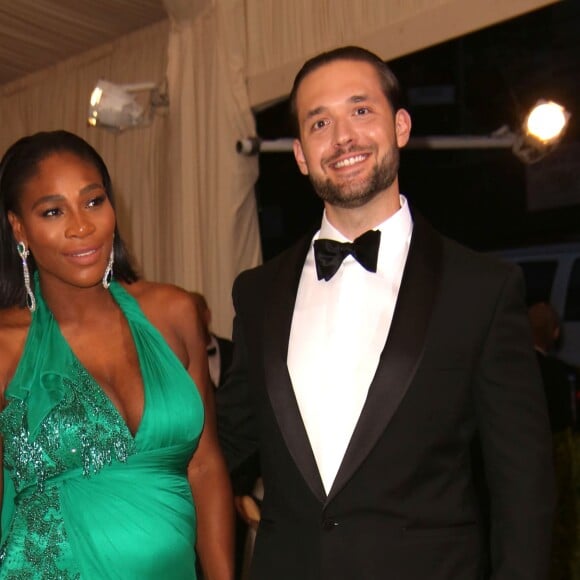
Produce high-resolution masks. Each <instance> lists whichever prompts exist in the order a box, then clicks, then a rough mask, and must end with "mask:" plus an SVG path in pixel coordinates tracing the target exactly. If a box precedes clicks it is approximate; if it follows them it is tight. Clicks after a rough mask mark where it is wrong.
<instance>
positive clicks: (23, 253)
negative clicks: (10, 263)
mask: <svg viewBox="0 0 580 580" xmlns="http://www.w3.org/2000/svg"><path fill="white" fill-rule="evenodd" d="M16 250H17V252H18V255H19V256H20V259H21V260H22V272H23V274H24V288H26V305H27V306H28V309H29V310H30V312H34V311H35V310H36V298H35V297H34V292H33V291H32V288H31V287H30V272H29V271H28V262H27V261H26V259H27V258H28V255H29V254H30V251H29V250H27V249H26V244H25V243H24V242H18V243H17V244H16Z"/></svg>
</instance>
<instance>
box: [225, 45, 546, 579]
mask: <svg viewBox="0 0 580 580" xmlns="http://www.w3.org/2000/svg"><path fill="white" fill-rule="evenodd" d="M398 94H399V87H398V82H397V80H396V78H395V77H394V76H393V74H392V73H391V71H390V69H389V68H388V67H387V66H386V65H385V64H384V63H383V62H382V61H381V60H380V59H379V58H378V57H376V56H375V55H373V54H372V53H369V52H367V51H366V50H363V49H360V48H357V47H346V48H340V49H337V50H334V51H331V52H329V53H325V54H322V55H319V56H317V57H315V58H314V59H312V60H310V61H308V62H307V63H306V64H305V65H304V66H303V68H302V69H301V71H300V72H299V73H298V75H297V77H296V80H295V82H294V87H293V89H292V93H291V106H292V111H293V114H294V117H295V121H296V125H297V139H296V140H295V142H294V154H295V157H296V161H297V162H298V166H299V168H300V171H301V172H302V173H304V174H305V175H308V176H309V177H310V179H311V181H312V183H313V185H314V188H315V190H316V192H317V193H318V195H319V196H320V197H321V198H322V199H323V201H324V208H325V211H324V216H323V220H322V224H321V227H320V230H319V231H318V232H316V233H314V235H313V236H312V235H310V236H308V237H307V239H304V240H302V241H300V242H299V243H298V244H297V245H295V246H294V247H292V248H290V249H289V250H287V251H286V252H284V253H283V254H281V255H280V256H278V257H277V258H275V259H273V260H271V261H270V262H268V263H266V264H264V265H263V266H261V267H258V268H256V269H253V270H250V271H247V272H245V273H242V274H241V275H240V276H239V277H238V279H237V280H236V283H235V285H234V290H233V298H234V304H235V308H236V319H235V323H234V344H235V345H236V346H235V349H234V361H233V364H232V372H231V374H230V380H229V381H227V382H226V385H224V387H223V389H224V395H226V394H228V393H229V395H231V397H230V404H231V403H232V402H233V401H234V400H235V396H234V395H233V393H237V395H238V398H237V401H236V405H237V412H238V415H237V419H236V420H235V421H234V420H233V419H232V416H231V415H230V417H225V418H224V417H222V418H221V431H222V444H223V446H224V450H225V452H226V455H227V456H228V457H229V461H230V464H231V465H232V466H233V465H235V464H236V463H239V462H241V461H242V460H243V458H244V457H245V456H246V454H247V453H249V451H250V449H251V447H252V445H251V444H252V443H253V444H254V445H257V446H259V448H260V453H261V471H262V476H263V481H264V490H265V493H264V499H263V504H262V514H261V522H260V526H259V529H258V536H257V540H256V546H255V552H254V559H253V566H252V574H251V578H252V579H253V580H273V579H275V580H298V579H299V580H314V579H317V580H355V579H356V580H367V579H368V580H375V579H376V580H383V579H394V580H419V579H421V580H422V579H427V578H428V579H429V580H451V579H453V580H468V579H475V578H477V577H478V575H479V573H480V572H481V570H482V567H483V564H484V560H485V557H484V554H483V552H484V550H483V548H482V546H483V545H484V544H485V541H484V539H483V538H482V537H481V535H482V534H481V531H480V530H481V529H482V525H481V519H482V518H481V516H480V513H479V508H478V502H477V500H476V493H475V491H474V482H473V478H472V469H471V462H470V445H471V444H472V442H473V440H474V438H475V436H476V435H478V436H479V438H480V440H481V445H482V454H483V458H484V461H485V465H486V468H485V469H486V475H487V484H488V486H489V489H490V493H491V534H492V537H491V550H492V568H493V578H494V579H495V580H516V579H518V580H520V579H526V580H531V579H537V580H540V579H542V580H543V579H544V578H545V574H546V571H547V560H548V551H549V539H550V527H551V521H552V512H553V501H554V500H553V495H554V490H553V481H552V476H551V452H550V434H549V426H548V419H547V415H546V408H545V402H544V400H543V393H542V390H541V384H540V380H539V376H538V371H537V366H536V363H535V361H534V354H533V350H532V347H531V339H530V333H529V327H528V323H527V319H526V313H525V307H524V303H523V288H522V280H521V275H520V273H519V271H518V270H517V269H515V268H514V267H513V266H508V265H504V264H500V263H496V262H495V261H494V260H492V259H491V258H489V257H483V256H479V255H477V254H475V253H473V252H471V251H469V250H467V249H465V248H462V247H460V246H459V245H457V244H455V243H453V242H451V241H449V240H447V239H445V238H443V237H441V236H440V235H438V234H437V233H435V232H434V231H433V230H432V229H431V228H430V227H429V226H428V225H427V224H426V223H425V221H424V220H423V219H422V218H421V217H420V216H419V215H416V214H415V213H413V214H412V213H411V211H410V208H409V204H408V202H407V201H406V199H405V198H404V197H402V196H401V195H400V193H399V188H398V179H397V171H398V161H399V148H400V147H403V146H404V145H405V144H406V143H407V141H408V139H409V133H410V129H411V119H410V116H409V114H408V113H407V111H405V110H404V109H401V108H400V107H399V104H398ZM438 191H444V188H442V187H438ZM369 231H370V233H369ZM373 232H374V233H373ZM361 236H362V237H361ZM329 240H330V241H329ZM336 240H338V241H340V242H347V245H338V244H336V242H335V241H336ZM352 240H354V241H355V243H354V244H352V243H349V242H351V241H352ZM377 243H378V244H379V245H378V246H377ZM353 254H355V255H356V258H355V257H354V256H353ZM359 262H360V263H359ZM218 393H219V392H218Z"/></svg>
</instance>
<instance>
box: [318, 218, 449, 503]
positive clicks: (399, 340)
mask: <svg viewBox="0 0 580 580" xmlns="http://www.w3.org/2000/svg"><path fill="white" fill-rule="evenodd" d="M441 255H442V241H441V238H440V237H439V236H438V235H436V234H435V232H433V230H432V229H431V228H430V226H428V225H427V224H426V223H425V222H424V221H423V220H422V219H421V218H420V217H416V218H415V224H414V227H413V235H412V238H411V245H410V248H409V255H408V257H407V263H406V264H405V270H404V272H403V279H402V281H401V288H400V290H399V296H398V298H397V304H396V307H395V313H394V315H393V321H392V323H391V328H390V331H389V335H388V337H387V341H386V344H385V348H384V349H383V352H382V354H381V357H380V360H379V364H378V367H377V372H376V373H375V376H374V378H373V381H372V383H371V386H370V388H369V393H368V396H367V400H366V402H365V404H364V407H363V410H362V413H361V415H360V417H359V420H358V422H357V424H356V427H355V430H354V432H353V435H352V438H351V440H350V443H349V445H348V448H347V450H346V453H345V456H344V458H343V461H342V463H341V466H340V469H339V471H338V473H337V476H336V479H335V481H334V484H333V486H332V489H331V490H330V493H329V494H328V499H327V503H328V502H329V501H330V500H332V498H333V497H334V496H335V495H336V494H337V493H338V492H339V491H340V489H342V487H344V485H345V484H346V483H347V482H348V480H349V479H350V478H351V477H352V476H353V474H354V472H355V471H356V470H357V469H358V467H359V466H360V465H361V463H362V462H363V461H364V460H365V458H366V457H367V455H368V454H369V453H370V451H371V449H372V448H373V446H374V445H375V444H376V442H377V440H378V439H379V437H380V436H381V434H382V433H383V432H384V430H385V428H386V426H387V425H388V423H389V421H390V420H391V418H392V417H393V415H394V413H395V411H396V410H397V408H398V406H399V404H400V403H401V401H402V399H403V397H404V396H405V393H406V392H407V389H408V388H409V385H410V384H411V381H412V379H413V376H414V374H415V371H416V369H417V366H418V364H419V362H420V360H421V357H422V354H423V348H424V343H425V337H426V333H427V328H428V325H429V321H430V319H431V312H432V309H433V303H434V300H435V296H436V294H437V290H438V285H439V280H440V276H441Z"/></svg>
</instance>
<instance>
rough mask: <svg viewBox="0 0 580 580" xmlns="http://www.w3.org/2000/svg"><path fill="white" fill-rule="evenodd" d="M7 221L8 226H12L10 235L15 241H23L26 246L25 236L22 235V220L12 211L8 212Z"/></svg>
mask: <svg viewBox="0 0 580 580" xmlns="http://www.w3.org/2000/svg"><path fill="white" fill-rule="evenodd" d="M8 222H9V223H10V227H11V228H12V235H13V236H14V239H15V240H16V241H17V242H24V243H25V244H26V246H28V243H27V241H26V236H25V235H24V228H23V226H22V222H21V221H20V218H19V217H18V216H17V215H16V214H15V213H14V212H13V211H9V212H8Z"/></svg>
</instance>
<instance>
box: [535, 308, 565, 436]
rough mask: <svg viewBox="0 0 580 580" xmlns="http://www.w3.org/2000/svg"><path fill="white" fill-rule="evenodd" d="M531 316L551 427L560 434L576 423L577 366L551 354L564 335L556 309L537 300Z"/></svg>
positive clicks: (553, 431)
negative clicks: (574, 384) (574, 378)
mask: <svg viewBox="0 0 580 580" xmlns="http://www.w3.org/2000/svg"><path fill="white" fill-rule="evenodd" d="M528 317H529V319H530V326H531V328H532V338H533V342H534V349H535V351H536V357H537V360H538V364H539V366H540V373H541V376H542V383H543V385H544V392H545V395H546V400H547V402H548V417H549V418H550V426H551V428H552V433H560V432H562V431H565V430H566V429H571V428H572V426H573V424H574V415H573V411H574V408H573V400H574V399H573V391H572V382H571V378H572V377H573V375H574V369H573V367H571V366H569V365H567V364H566V363H565V362H564V361H562V360H560V359H558V358H556V357H555V356H551V354H550V353H551V352H552V351H553V349H554V346H555V344H556V343H557V342H558V340H559V338H560V319H559V316H558V313H557V312H556V311H555V310H554V308H553V307H552V306H551V305H550V304H547V303H546V302H537V303H536V304H533V305H532V306H530V308H529V310H528Z"/></svg>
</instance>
